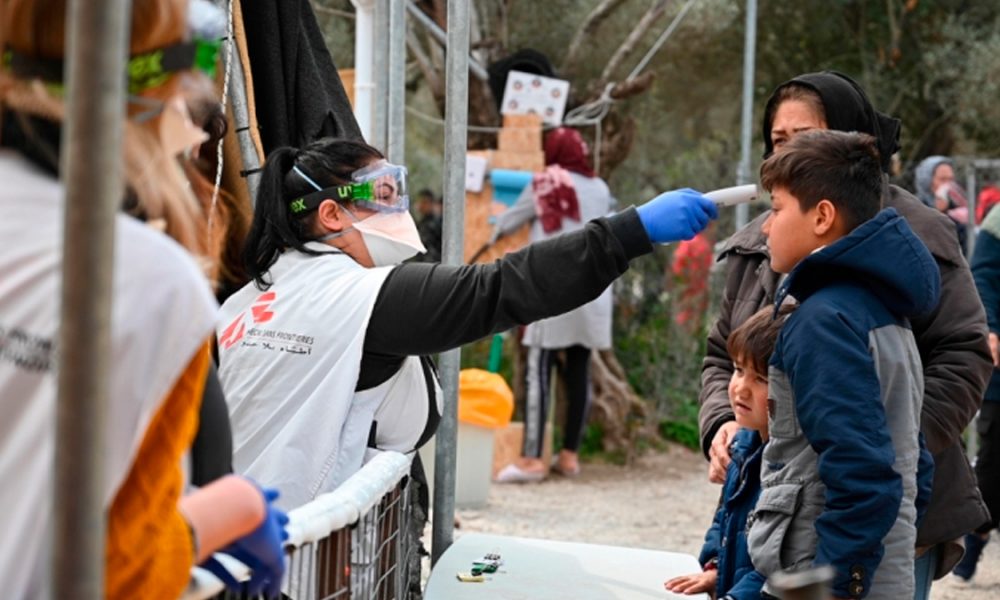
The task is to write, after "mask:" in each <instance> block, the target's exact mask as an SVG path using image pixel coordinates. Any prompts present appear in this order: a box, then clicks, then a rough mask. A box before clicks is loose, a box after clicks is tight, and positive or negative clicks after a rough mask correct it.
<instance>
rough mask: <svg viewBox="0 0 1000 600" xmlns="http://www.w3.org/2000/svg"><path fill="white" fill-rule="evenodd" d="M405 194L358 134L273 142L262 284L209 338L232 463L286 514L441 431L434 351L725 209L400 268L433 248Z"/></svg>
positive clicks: (523, 319) (600, 226) (690, 204)
mask: <svg viewBox="0 0 1000 600" xmlns="http://www.w3.org/2000/svg"><path fill="white" fill-rule="evenodd" d="M406 191H407V190H406V169H405V167H402V166H398V165H392V164H389V163H388V162H386V160H385V159H384V157H383V156H382V154H381V153H380V152H379V151H378V150H376V149H375V148H373V147H371V146H369V145H367V144H365V143H363V142H360V141H355V140H346V139H331V138H327V139H321V140H318V141H315V142H313V143H311V144H309V145H308V146H306V147H304V148H301V149H296V148H279V149H277V150H275V151H274V152H272V153H271V155H270V156H268V158H267V161H266V163H265V165H264V170H263V173H262V177H261V185H260V188H259V191H258V195H257V199H256V206H255V214H254V220H253V225H252V227H251V230H250V234H249V236H248V238H247V242H246V249H245V253H244V257H245V261H246V264H247V269H248V273H249V274H250V276H251V277H252V278H253V281H251V282H250V283H249V284H247V285H246V286H245V287H244V288H242V289H241V290H239V291H238V292H237V293H235V294H234V295H232V296H231V297H230V298H229V299H228V300H227V301H226V302H225V304H223V306H222V309H221V317H220V319H219V321H218V325H217V331H216V333H217V336H218V343H219V377H220V380H221V382H222V386H223V389H224V391H225V396H226V400H227V402H228V403H229V407H230V414H231V417H232V427H233V445H234V450H235V452H234V466H235V468H236V471H237V472H239V473H243V474H246V475H248V476H250V477H252V478H254V479H255V480H256V481H258V482H260V483H261V484H262V485H265V486H268V487H276V488H278V489H280V490H281V499H280V502H279V503H280V504H282V505H283V506H284V507H285V508H294V507H297V506H300V505H302V504H305V503H306V502H308V501H310V500H312V499H313V498H315V497H316V496H317V495H319V494H322V493H325V492H329V491H331V490H333V489H335V488H336V487H337V486H338V485H339V484H341V483H343V482H344V480H346V479H347V478H348V477H350V476H351V475H352V474H353V473H355V472H356V471H357V470H358V469H360V468H361V466H362V464H364V462H365V460H366V458H368V457H370V456H372V455H373V453H374V452H376V451H378V450H395V451H399V452H412V451H414V450H415V449H416V448H418V447H420V446H421V445H422V444H423V443H425V442H426V441H427V440H428V439H429V438H430V437H431V435H433V433H434V431H435V429H436V427H437V423H438V420H439V415H440V413H441V392H440V387H439V385H438V380H437V374H436V372H435V368H434V365H433V363H432V362H431V360H430V358H429V355H432V354H436V353H439V352H443V351H445V350H449V349H452V348H456V347H458V346H461V345H463V344H466V343H468V342H472V341H474V340H477V339H479V338H482V337H484V336H486V335H490V334H492V333H495V332H498V331H504V330H507V329H510V328H511V327H514V326H516V325H522V324H526V323H530V322H532V321H537V320H539V319H543V318H546V317H550V316H554V315H558V314H561V313H564V312H566V311H568V310H571V309H573V308H576V307H577V306H580V305H582V304H584V303H586V302H589V301H590V300H593V299H594V298H596V297H597V296H599V295H600V294H601V293H602V292H603V291H604V290H605V289H606V288H607V287H608V286H609V285H610V284H611V282H612V281H613V280H614V279H616V278H617V277H619V276H620V275H621V274H622V273H624V272H625V271H626V269H628V265H629V260H631V259H633V258H636V257H639V256H641V255H644V254H647V253H649V252H651V251H652V249H653V244H654V243H663V242H669V241H677V240H681V239H690V238H692V237H694V235H695V234H697V233H698V232H699V231H701V230H702V229H703V228H704V227H705V226H706V225H707V224H708V222H709V220H710V219H713V218H715V217H716V216H717V215H716V208H715V205H714V204H713V203H712V202H711V201H710V200H708V199H706V198H705V197H704V196H702V195H701V194H700V193H698V192H696V191H694V190H689V189H684V190H676V191H672V192H666V193H664V194H661V195H660V196H657V197H656V198H654V199H653V200H651V201H650V202H648V203H646V204H643V205H642V206H639V207H638V208H632V207H630V208H628V209H626V210H624V211H622V212H620V213H618V214H616V215H613V216H610V217H606V218H600V219H594V220H592V221H590V222H589V223H587V225H586V226H585V227H584V228H582V229H580V230H579V231H575V232H572V233H568V234H566V235H563V236H559V237H557V238H553V239H549V240H546V241H543V242H539V243H535V244H531V245H529V246H528V247H526V248H524V249H523V250H521V251H519V252H514V253H511V254H508V255H507V256H505V257H504V258H503V259H501V260H498V261H495V262H494V263H492V264H486V265H469V266H446V265H440V264H431V263H406V264H400V263H402V261H404V260H406V259H407V258H410V257H412V256H415V255H416V254H417V253H419V252H423V250H424V248H423V246H422V244H421V243H420V236H419V235H418V233H417V229H416V226H415V225H414V222H413V219H412V217H411V216H410V213H409V210H408V197H407V194H406Z"/></svg>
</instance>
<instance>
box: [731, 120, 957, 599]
mask: <svg viewBox="0 0 1000 600" xmlns="http://www.w3.org/2000/svg"><path fill="white" fill-rule="evenodd" d="M761 183H762V184H763V186H764V187H765V188H766V189H768V190H769V191H770V192H771V199H772V207H771V215H770V216H769V217H768V219H767V220H766V221H765V222H764V224H763V226H762V232H763V233H764V235H766V236H767V238H768V246H769V248H770V252H771V267H772V268H773V269H774V270H775V271H777V272H779V273H787V274H788V277H787V279H786V280H785V282H784V283H783V284H782V286H781V288H780V289H779V291H778V294H777V298H776V302H775V304H776V305H778V306H780V305H781V303H782V302H783V301H784V300H785V299H786V298H788V297H792V298H794V299H795V300H796V301H798V302H799V308H798V310H796V311H795V312H794V313H793V314H792V315H791V316H790V317H789V318H788V321H787V322H786V324H785V326H784V327H783V329H782V331H781V334H780V336H779V338H778V343H777V346H776V347H775V350H774V354H773V355H772V357H771V361H770V364H769V373H768V380H769V381H768V384H769V397H768V402H769V405H768V412H769V422H768V427H769V432H770V442H769V443H768V445H767V447H766V448H765V450H764V457H763V465H762V468H761V488H762V489H761V495H760V498H759V499H758V501H757V506H756V508H755V509H754V512H753V514H752V515H751V517H750V519H749V533H748V546H749V551H750V557H751V559H752V561H753V564H754V567H755V568H756V569H757V571H759V572H760V573H761V574H763V575H765V576H769V575H771V574H773V573H775V572H776V571H779V570H782V569H788V570H799V569H805V568H809V567H812V566H816V565H823V564H829V565H831V566H832V567H833V568H834V570H835V573H836V574H835V577H834V581H833V592H834V596H835V597H836V598H865V597H868V598H878V599H885V600H889V599H891V600H899V599H901V598H912V597H913V589H914V580H913V560H914V544H915V540H916V522H917V514H918V507H919V505H920V504H921V503H925V502H926V499H927V497H928V496H929V492H930V481H931V475H932V469H933V467H932V465H931V460H930V455H929V453H927V452H926V450H925V449H923V447H922V442H921V439H920V434H919V426H920V408H921V402H922V398H923V378H922V373H921V363H920V355H919V353H918V351H917V347H916V342H915V341H914V337H913V334H912V332H911V330H910V326H909V320H908V319H909V318H910V317H911V316H917V315H920V314H923V313H926V312H929V311H931V310H933V309H934V307H935V306H936V305H937V302H938V297H939V294H940V275H939V273H938V269H937V266H936V264H935V263H934V259H933V257H932V256H931V254H930V252H929V251H928V250H927V248H926V247H925V246H924V245H923V243H922V242H921V241H920V240H919V239H918V238H917V237H916V236H915V235H914V233H913V232H912V230H910V227H909V226H908V225H907V224H906V221H905V220H904V219H903V218H902V217H900V216H899V215H898V214H897V213H896V211H895V210H894V209H891V208H890V209H885V210H881V211H880V208H881V201H880V198H881V196H882V191H883V186H884V185H885V181H884V178H883V175H882V171H881V168H880V163H879V154H878V150H877V149H876V146H875V144H874V139H873V138H872V137H871V136H868V135H865V134H859V133H844V132H840V131H822V130H817V131H811V132H806V133H801V134H799V135H797V136H795V137H794V138H793V139H792V140H790V141H788V142H787V143H785V144H784V147H783V148H782V149H781V150H780V151H779V152H776V153H775V154H774V155H773V156H772V157H770V158H769V159H767V160H766V161H765V162H764V164H763V165H762V166H761ZM918 467H919V468H918ZM918 475H919V477H918ZM918 488H919V489H920V490H921V491H922V493H921V494H918ZM918 496H919V498H918ZM764 591H765V592H766V593H769V592H770V590H769V588H768V587H767V586H766V585H765V588H764Z"/></svg>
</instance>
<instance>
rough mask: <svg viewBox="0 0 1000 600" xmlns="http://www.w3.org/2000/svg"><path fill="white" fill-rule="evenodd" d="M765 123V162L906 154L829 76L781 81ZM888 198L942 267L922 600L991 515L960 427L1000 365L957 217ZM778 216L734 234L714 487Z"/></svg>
mask: <svg viewBox="0 0 1000 600" xmlns="http://www.w3.org/2000/svg"><path fill="white" fill-rule="evenodd" d="M763 125H764V126H763V136H764V148H765V157H767V156H770V155H771V154H772V153H774V152H780V150H781V147H782V146H783V145H784V144H785V143H786V142H788V140H790V139H791V138H792V137H794V136H795V135H797V134H799V133H801V132H803V131H809V130H812V129H833V130H838V131H858V132H862V133H867V134H869V135H872V136H874V137H875V139H876V141H877V145H878V150H879V155H880V156H881V159H882V170H883V172H885V173H887V172H888V170H889V165H890V160H891V157H892V155H893V154H894V153H895V152H896V151H897V150H898V149H899V129H900V123H899V120H898V119H894V118H892V117H889V116H887V115H884V114H882V113H880V112H878V111H876V110H875V109H874V107H873V106H872V104H871V102H870V101H869V100H868V97H867V96H866V95H865V92H864V90H862V89H861V87H860V86H859V85H858V84H857V83H855V82H854V81H853V80H852V79H850V78H849V77H847V76H845V75H842V74H840V73H835V72H832V71H826V72H822V73H809V74H805V75H800V76H798V77H796V78H794V79H791V80H789V81H786V82H785V83H783V84H781V85H780V86H778V87H777V89H775V91H774V93H773V94H772V95H771V98H770V99H769V100H768V102H767V106H766V108H765V111H764V124H763ZM882 202H883V206H884V207H892V208H895V209H896V211H897V212H899V214H900V215H901V216H903V217H904V218H905V219H906V221H907V223H908V224H909V225H910V227H911V228H912V229H913V231H914V232H915V233H916V234H917V237H919V238H920V240H921V241H923V242H924V244H925V245H926V246H927V247H928V249H929V250H930V251H931V254H932V255H933V256H934V259H935V261H936V262H937V265H938V268H939V269H940V272H941V299H940V302H939V303H938V306H937V308H936V309H934V310H933V311H932V312H931V313H930V314H928V315H925V316H923V317H920V318H915V319H913V320H912V323H911V325H912V329H913V333H914V335H915V336H916V339H917V347H918V349H919V351H920V356H921V359H922V361H923V372H924V386H925V394H924V401H923V408H922V412H921V432H922V434H923V436H924V438H925V440H926V443H927V447H928V449H929V450H930V451H931V453H932V454H933V456H934V464H935V469H934V481H933V489H932V492H931V498H930V505H929V506H928V507H927V509H926V514H925V515H924V517H923V520H922V521H921V522H920V523H919V529H918V532H917V561H916V567H915V578H916V585H915V590H916V593H915V596H914V597H915V598H927V597H928V595H929V592H930V586H931V581H932V579H936V578H939V577H942V576H943V575H945V574H946V573H948V571H949V570H950V569H951V567H952V566H953V565H954V564H955V563H956V562H957V561H958V559H959V557H960V556H961V554H962V546H961V544H960V538H961V537H962V535H963V534H965V533H966V532H968V531H971V530H972V529H975V528H976V527H978V526H979V525H981V524H982V523H985V522H986V521H987V520H988V518H989V515H988V513H987V511H986V507H985V506H984V504H983V501H982V498H981V497H980V494H979V492H978V490H977V489H976V485H975V481H974V479H973V477H972V471H971V469H970V467H969V463H968V460H966V458H965V453H964V451H963V447H962V432H963V431H964V429H965V427H966V426H967V425H968V423H969V421H970V420H971V419H972V416H973V415H974V414H975V413H976V410H977V409H978V408H979V405H980V402H981V399H982V394H983V391H984V390H985V388H986V383H987V380H988V378H989V375H990V372H991V369H992V361H991V358H990V351H989V347H988V345H987V339H986V331H987V329H986V318H985V314H984V312H983V307H982V304H981V303H980V302H979V300H978V298H977V297H976V290H975V286H974V285H973V281H972V275H971V273H970V272H969V267H968V265H967V264H966V262H965V259H964V258H963V257H962V252H961V249H960V248H959V246H958V240H957V238H956V235H955V229H954V227H953V225H952V223H951V221H950V220H949V219H948V218H947V217H946V216H945V215H943V214H941V213H940V212H938V211H936V210H934V209H932V208H929V207H927V206H925V205H924V204H923V203H922V202H921V201H920V200H918V199H917V198H915V197H914V196H913V195H912V194H910V193H909V192H907V191H905V190H903V189H902V188H900V187H898V186H895V185H887V186H886V188H885V193H884V194H883V198H882ZM769 214H770V212H769V211H768V212H765V213H764V214H762V215H760V216H759V217H758V218H756V219H755V220H753V221H751V222H750V223H749V224H748V225H747V226H746V227H744V228H743V229H741V230H739V231H737V232H736V233H735V234H733V236H732V237H730V238H729V240H728V241H727V242H726V243H725V245H724V247H723V249H722V252H721V254H720V260H721V259H723V258H724V259H726V267H727V272H728V275H727V279H726V286H725V288H724V290H723V296H722V300H721V303H720V313H719V318H718V320H717V322H716V323H715V325H714V326H713V327H712V330H711V333H710V334H709V338H708V344H707V350H706V355H705V360H704V364H703V367H702V378H701V379H702V390H701V394H700V396H699V401H700V403H701V409H700V412H699V426H700V432H701V443H702V449H703V451H704V452H705V455H706V457H708V458H709V460H710V462H711V465H710V467H709V478H710V479H711V480H712V481H714V482H716V483H721V482H722V479H723V477H724V476H725V472H726V467H727V466H728V464H729V446H730V443H731V442H732V437H733V434H734V433H735V432H736V430H737V429H738V426H737V424H736V423H735V422H734V417H733V413H732V409H731V408H730V407H729V403H728V400H727V395H726V393H727V392H726V390H727V385H728V382H729V379H730V377H731V376H732V370H733V360H732V358H731V357H730V356H729V354H728V352H727V350H726V339H727V338H728V336H729V334H730V332H731V331H733V330H734V329H736V328H737V327H739V326H740V324H742V323H743V322H744V321H746V320H747V319H748V318H749V317H750V316H751V315H752V314H754V312H756V311H757V310H759V309H760V308H761V307H763V306H766V305H767V304H771V303H773V302H774V299H775V293H776V292H777V290H778V287H779V286H778V283H779V279H780V277H781V276H780V275H779V274H778V273H776V272H774V271H773V270H772V269H771V255H770V250H769V249H768V246H767V243H766V238H765V236H764V235H763V233H762V232H761V225H762V224H763V223H764V221H765V220H766V219H767V218H768V216H769Z"/></svg>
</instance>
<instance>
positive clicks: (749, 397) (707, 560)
mask: <svg viewBox="0 0 1000 600" xmlns="http://www.w3.org/2000/svg"><path fill="white" fill-rule="evenodd" d="M791 308H792V307H785V308H784V309H782V310H781V311H780V313H779V317H778V318H777V319H775V318H774V307H773V306H768V307H765V308H763V309H761V310H760V311H758V312H757V313H756V314H754V315H753V316H752V317H750V318H749V319H747V320H746V322H744V323H743V324H742V325H740V326H739V327H738V328H737V329H736V330H735V331H733V332H732V333H731V334H730V335H729V339H728V340H727V346H728V350H729V356H732V357H733V367H734V368H733V376H732V378H731V379H730V380H729V402H730V404H731V405H732V407H733V413H734V414H735V415H736V422H737V423H739V425H740V427H741V429H740V430H739V431H738V432H737V433H736V435H735V436H734V438H733V443H732V445H731V452H730V456H731V459H732V460H731V462H730V463H729V468H728V469H727V471H726V481H725V483H724V484H723V486H722V497H721V498H720V499H719V508H718V510H716V512H715V519H714V520H713V521H712V527H711V528H710V529H709V530H708V533H706V534H705V545H704V546H702V549H701V555H700V556H699V557H698V562H699V563H701V565H702V569H703V571H702V572H701V573H695V574H692V575H682V576H680V577H674V578H673V579H670V580H668V581H666V582H665V583H664V584H663V587H665V588H666V589H667V590H668V591H671V592H676V593H680V594H698V593H702V592H705V593H712V594H714V596H715V597H717V598H730V597H759V596H760V589H761V586H762V585H763V583H764V579H763V577H761V576H760V575H759V574H758V573H756V572H755V571H754V568H753V564H752V563H751V562H750V554H749V553H748V552H747V540H746V523H747V517H748V516H749V514H750V511H752V510H753V507H754V504H755V503H756V502H757V496H759V495H760V461H761V453H762V451H763V449H764V444H766V443H767V362H768V360H769V359H770V358H771V353H772V352H773V351H774V344H775V342H776V341H777V339H778V332H780V331H781V326H782V324H783V323H784V321H785V318H786V316H787V315H788V313H789V312H791ZM730 594H732V595H730Z"/></svg>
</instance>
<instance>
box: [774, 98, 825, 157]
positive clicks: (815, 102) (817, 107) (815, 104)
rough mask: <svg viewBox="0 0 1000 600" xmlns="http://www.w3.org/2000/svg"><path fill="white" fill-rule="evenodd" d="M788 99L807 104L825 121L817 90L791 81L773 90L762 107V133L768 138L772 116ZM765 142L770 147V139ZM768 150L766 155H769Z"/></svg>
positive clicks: (821, 102)
mask: <svg viewBox="0 0 1000 600" xmlns="http://www.w3.org/2000/svg"><path fill="white" fill-rule="evenodd" d="M790 100H795V101H798V102H802V103H803V104H806V105H808V106H809V108H810V109H812V111H813V113H814V114H815V115H816V116H817V117H819V118H820V119H822V120H823V121H824V122H825V121H826V106H824V105H823V98H822V97H821V96H820V95H819V92H817V91H816V90H815V89H813V88H811V87H809V86H807V85H805V84H803V83H798V82H796V81H792V82H790V83H786V84H784V85H782V86H781V87H779V88H778V89H777V90H775V92H774V95H773V96H771V99H770V100H768V102H767V106H766V107H764V135H766V136H767V137H768V138H770V137H771V127H772V126H773V125H774V116H775V115H776V114H778V109H779V108H781V105H782V104H784V103H785V102H788V101H790ZM765 143H766V145H767V147H768V148H769V149H770V148H771V142H770V139H768V140H766V142H765ZM770 151H771V150H769V153H768V156H770ZM765 158H766V157H765Z"/></svg>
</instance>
